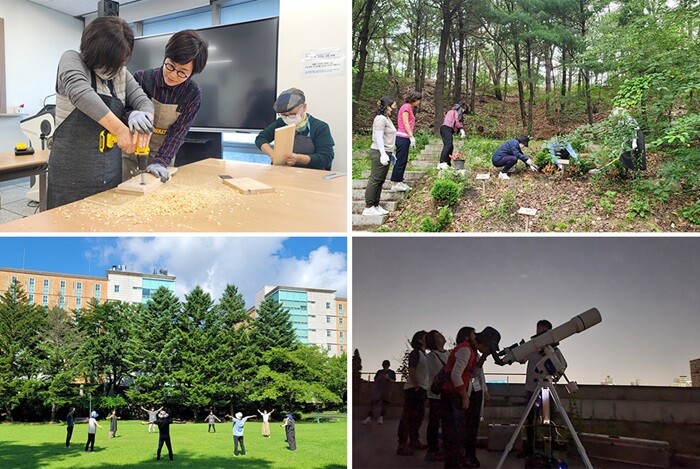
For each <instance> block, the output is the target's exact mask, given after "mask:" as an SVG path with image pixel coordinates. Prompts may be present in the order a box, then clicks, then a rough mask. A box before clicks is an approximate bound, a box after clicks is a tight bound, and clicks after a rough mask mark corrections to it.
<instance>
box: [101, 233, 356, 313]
mask: <svg viewBox="0 0 700 469" xmlns="http://www.w3.org/2000/svg"><path fill="white" fill-rule="evenodd" d="M283 242H284V238H271V237H259V238H226V237H216V238H204V237H157V238H119V239H118V240H117V243H116V246H115V248H113V249H109V248H108V249H107V250H109V251H111V252H109V254H111V256H112V257H111V258H112V259H114V258H116V259H118V261H117V263H119V264H126V265H127V267H128V269H129V270H133V271H139V272H147V273H149V272H152V271H153V269H166V270H168V273H169V274H170V275H174V276H175V277H177V279H176V281H175V294H176V295H178V296H179V297H180V298H181V299H183V300H184V295H185V294H187V293H189V292H190V291H192V289H193V288H194V287H195V285H199V286H201V287H202V288H203V289H204V290H206V291H208V292H209V293H210V294H211V295H212V297H213V298H214V300H215V301H218V299H219V298H220V297H221V294H222V293H223V291H224V288H225V287H226V285H227V284H233V285H235V286H236V287H238V290H239V291H240V292H241V293H243V296H244V298H245V300H246V306H248V307H250V306H252V305H253V301H254V296H255V292H256V291H257V290H259V289H260V288H262V287H263V286H264V285H286V286H297V287H310V288H324V289H331V290H338V296H343V297H344V296H346V295H347V293H346V292H347V258H346V257H347V256H346V254H345V253H341V252H330V251H329V249H328V247H327V246H319V247H318V248H316V249H315V250H314V251H312V252H309V253H304V254H303V257H288V254H285V253H284V251H285V249H284V246H283ZM297 255H299V254H297ZM114 256H116V257H114Z"/></svg>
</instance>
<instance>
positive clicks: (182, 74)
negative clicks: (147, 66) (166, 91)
mask: <svg viewBox="0 0 700 469" xmlns="http://www.w3.org/2000/svg"><path fill="white" fill-rule="evenodd" d="M164 65H165V69H166V70H167V71H169V72H177V76H178V77H180V78H189V76H190V75H189V74H187V73H185V72H183V71H182V70H178V69H176V68H175V66H174V65H173V64H171V63H170V62H164Z"/></svg>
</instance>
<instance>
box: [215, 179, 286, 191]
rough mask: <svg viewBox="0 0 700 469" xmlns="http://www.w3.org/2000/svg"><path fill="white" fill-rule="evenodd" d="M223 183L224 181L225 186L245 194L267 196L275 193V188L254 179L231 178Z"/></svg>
mask: <svg viewBox="0 0 700 469" xmlns="http://www.w3.org/2000/svg"><path fill="white" fill-rule="evenodd" d="M222 181H224V184H228V185H229V186H231V187H233V188H234V189H236V190H237V191H239V192H241V193H243V194H265V193H268V192H275V188H274V187H272V186H268V185H267V184H263V183H262V182H260V181H256V180H255V179H253V178H231V179H222Z"/></svg>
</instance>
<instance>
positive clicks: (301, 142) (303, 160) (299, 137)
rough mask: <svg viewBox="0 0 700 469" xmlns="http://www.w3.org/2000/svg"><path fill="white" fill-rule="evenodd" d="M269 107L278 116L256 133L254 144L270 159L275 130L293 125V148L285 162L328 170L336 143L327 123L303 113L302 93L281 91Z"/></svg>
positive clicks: (298, 90)
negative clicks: (294, 130) (294, 131)
mask: <svg viewBox="0 0 700 469" xmlns="http://www.w3.org/2000/svg"><path fill="white" fill-rule="evenodd" d="M272 107H273V109H274V110H275V112H276V113H277V114H278V116H279V117H278V118H277V120H275V121H274V122H273V123H272V124H270V125H268V126H267V127H266V128H265V129H263V130H262V131H261V132H260V133H259V134H258V136H257V138H256V139H255V146H257V147H258V148H259V149H260V150H262V151H263V152H264V153H265V154H267V156H269V157H270V159H272V155H273V148H272V146H271V145H270V143H271V142H272V141H273V140H274V139H275V129H277V128H280V127H284V126H285V125H296V135H295V136H294V148H293V149H292V153H290V154H288V155H285V156H286V163H287V165H288V166H299V167H302V168H312V169H325V170H327V171H330V169H331V164H332V163H333V156H334V153H333V146H334V145H335V142H333V137H332V136H331V131H330V128H329V127H328V124H326V123H325V122H323V121H321V120H318V119H316V118H315V117H314V116H312V115H310V114H308V113H307V112H306V97H305V96H304V92H303V91H301V90H300V89H298V88H290V89H288V90H286V91H283V92H282V93H281V94H280V95H279V96H278V97H277V101H275V104H274V105H273V106H272Z"/></svg>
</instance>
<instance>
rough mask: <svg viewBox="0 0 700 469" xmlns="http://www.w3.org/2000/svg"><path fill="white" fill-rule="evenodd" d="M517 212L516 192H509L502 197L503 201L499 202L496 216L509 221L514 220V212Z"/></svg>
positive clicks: (505, 192)
mask: <svg viewBox="0 0 700 469" xmlns="http://www.w3.org/2000/svg"><path fill="white" fill-rule="evenodd" d="M514 211H515V191H512V190H507V191H504V192H503V194H502V195H501V200H500V201H499V202H498V207H496V215H498V218H500V219H502V220H509V219H511V218H513V212H514Z"/></svg>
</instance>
